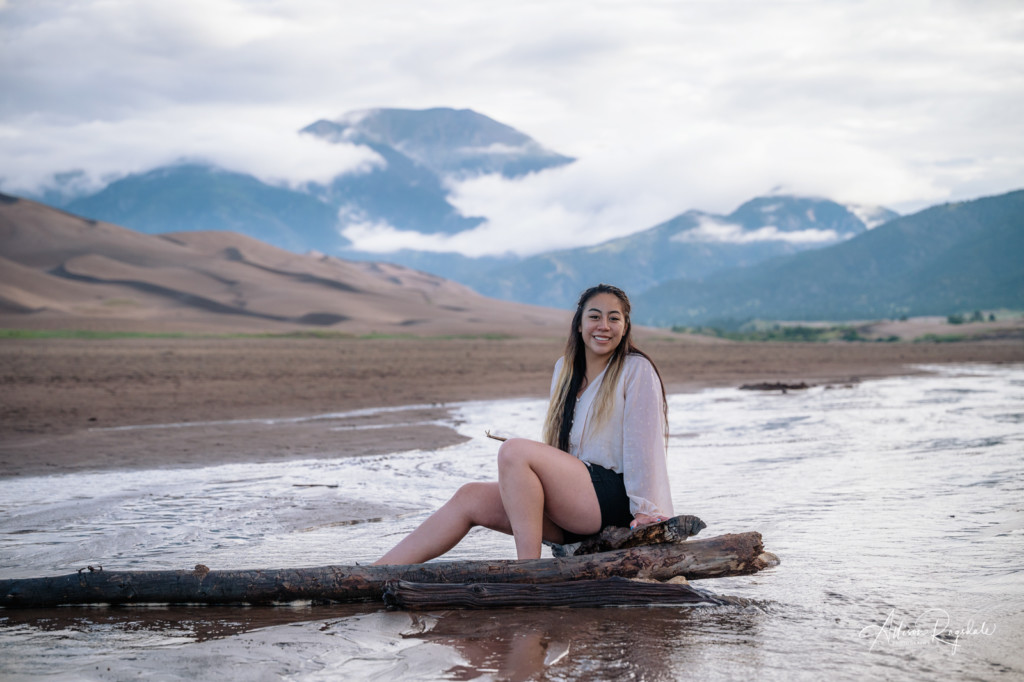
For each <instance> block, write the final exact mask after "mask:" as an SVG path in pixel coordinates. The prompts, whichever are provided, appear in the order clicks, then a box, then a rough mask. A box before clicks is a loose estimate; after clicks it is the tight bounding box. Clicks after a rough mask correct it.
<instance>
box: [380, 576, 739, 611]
mask: <svg viewBox="0 0 1024 682" xmlns="http://www.w3.org/2000/svg"><path fill="white" fill-rule="evenodd" d="M384 603H386V604H387V605H388V606H389V607H390V608H398V609H410V610H429V609H492V608H512V607H516V608H518V607H523V606H540V607H544V608H551V607H555V606H573V607H581V606H582V607H598V606H643V605H649V604H716V605H717V604H724V603H725V602H724V601H723V600H721V599H719V598H717V597H715V596H713V595H711V594H705V593H703V592H701V591H699V590H696V589H694V588H692V587H690V586H689V585H678V584H673V583H660V582H641V581H638V580H630V579H628V578H618V577H613V578H604V579H601V580H573V581H570V582H560V583H541V584H530V583H523V584H520V583H410V582H406V581H404V580H390V581H388V582H387V583H386V584H385V585H384Z"/></svg>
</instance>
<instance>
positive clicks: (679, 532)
mask: <svg viewBox="0 0 1024 682" xmlns="http://www.w3.org/2000/svg"><path fill="white" fill-rule="evenodd" d="M705 528H707V524H705V523H704V522H703V521H701V520H700V519H699V518H697V517H696V516H674V517H672V518H671V519H669V520H668V521H662V522H661V523H652V524H650V525H648V526H640V527H639V528H635V529H632V530H631V529H629V528H618V527H616V526H608V527H607V528H605V529H604V530H602V531H601V532H600V533H598V534H597V535H592V536H591V537H589V538H586V539H585V540H583V542H581V543H580V546H579V548H578V549H577V550H576V551H575V552H573V554H572V556H581V555H583V554H596V553H597V552H610V551H612V550H615V549H626V548H627V547H638V546H640V545H660V544H663V543H666V542H683V541H684V540H686V539H687V538H689V537H693V536H694V535H696V534H697V533H699V532H701V531H702V530H704V529H705Z"/></svg>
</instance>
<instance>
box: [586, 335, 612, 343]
mask: <svg viewBox="0 0 1024 682" xmlns="http://www.w3.org/2000/svg"><path fill="white" fill-rule="evenodd" d="M591 338H593V339H594V340H595V341H601V342H602V343H604V342H606V341H611V340H612V337H610V336H593V337H591Z"/></svg>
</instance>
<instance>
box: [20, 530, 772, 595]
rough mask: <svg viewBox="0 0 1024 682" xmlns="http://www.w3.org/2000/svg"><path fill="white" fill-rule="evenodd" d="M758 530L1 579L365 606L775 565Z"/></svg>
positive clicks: (67, 589) (26, 585) (52, 588)
mask: <svg viewBox="0 0 1024 682" xmlns="http://www.w3.org/2000/svg"><path fill="white" fill-rule="evenodd" d="M763 551H764V549H763V546H762V544H761V535H760V533H755V532H750V533H739V534H735V535H733V534H729V535H720V536H717V537H712V538H707V539H704V540H691V541H687V542H683V543H668V544H660V545H651V546H641V547H631V548H628V549H620V550H615V551H612V552H603V553H600V554H591V555H585V556H573V557H565V558H558V559H532V560H527V561H514V560H505V561H436V562H429V563H425V564H415V565H411V566H326V567H319V568H294V569H276V570H244V571H211V570H209V569H207V568H206V567H205V566H197V567H196V569H195V570H192V571H107V570H99V571H95V572H83V573H73V574H71V575H64V576H58V577H51V578H28V579H13V580H0V606H4V607H6V608H24V607H39V606H56V605H60V604H146V603H160V604H192V603H196V604H271V603H283V602H292V601H304V600H313V601H330V602H360V601H375V600H379V599H381V598H382V596H383V592H384V585H385V584H386V583H387V582H388V581H392V580H405V581H408V582H413V583H466V582H473V583H534V584H541V583H553V582H566V581H575V580H594V579H602V578H609V577H612V576H621V577H626V578H649V579H654V580H661V581H666V580H669V579H671V578H674V577H676V576H684V577H685V578H687V579H689V580H699V579H703V578H719V577H724V576H734V575H747V574H750V573H756V572H757V571H759V570H761V569H763V568H765V567H766V566H768V565H769V564H768V563H766V559H765V558H764V557H763V556H762V552H763Z"/></svg>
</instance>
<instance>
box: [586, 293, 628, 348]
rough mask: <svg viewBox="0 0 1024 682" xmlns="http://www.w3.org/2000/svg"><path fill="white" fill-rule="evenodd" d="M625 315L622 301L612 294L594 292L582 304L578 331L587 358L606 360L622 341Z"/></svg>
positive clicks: (624, 329)
mask: <svg viewBox="0 0 1024 682" xmlns="http://www.w3.org/2000/svg"><path fill="white" fill-rule="evenodd" d="M625 331H626V315H625V313H624V312H623V305H622V301H620V300H619V297H618V296H615V295H614V294H605V293H602V294H594V295H593V296H591V297H590V298H588V299H587V301H586V302H585V303H584V304H583V319H582V321H581V322H580V329H579V332H580V334H581V335H582V336H583V345H584V346H586V348H587V356H588V357H587V359H588V360H589V359H591V358H594V359H602V360H606V359H607V358H608V356H610V355H611V354H612V352H613V351H614V350H615V349H616V348H618V347H619V343H621V342H622V335H623V334H624V333H625Z"/></svg>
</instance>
